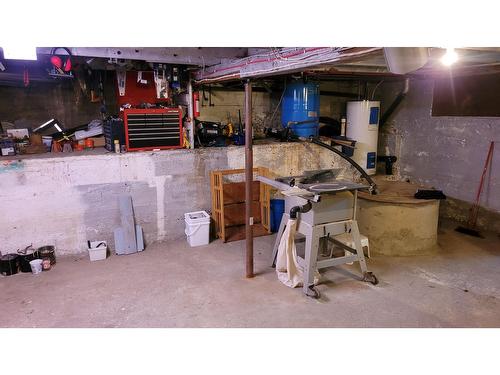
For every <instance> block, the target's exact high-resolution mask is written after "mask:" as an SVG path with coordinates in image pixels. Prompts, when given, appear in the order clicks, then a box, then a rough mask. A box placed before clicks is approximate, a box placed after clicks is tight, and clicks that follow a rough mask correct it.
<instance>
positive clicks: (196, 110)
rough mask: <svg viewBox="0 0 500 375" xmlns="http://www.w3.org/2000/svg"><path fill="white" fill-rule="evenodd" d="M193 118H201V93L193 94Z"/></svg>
mask: <svg viewBox="0 0 500 375" xmlns="http://www.w3.org/2000/svg"><path fill="white" fill-rule="evenodd" d="M193 116H194V117H200V92H199V91H195V92H193Z"/></svg>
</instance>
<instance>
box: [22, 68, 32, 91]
mask: <svg viewBox="0 0 500 375" xmlns="http://www.w3.org/2000/svg"><path fill="white" fill-rule="evenodd" d="M23 83H24V87H28V86H29V84H30V75H29V72H28V68H27V67H24V71H23Z"/></svg>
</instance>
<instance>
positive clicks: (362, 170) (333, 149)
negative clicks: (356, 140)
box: [309, 137, 378, 194]
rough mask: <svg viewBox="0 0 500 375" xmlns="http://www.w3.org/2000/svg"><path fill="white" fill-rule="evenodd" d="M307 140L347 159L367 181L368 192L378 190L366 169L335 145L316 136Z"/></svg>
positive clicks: (374, 192) (373, 192)
mask: <svg viewBox="0 0 500 375" xmlns="http://www.w3.org/2000/svg"><path fill="white" fill-rule="evenodd" d="M309 141H310V142H311V143H314V144H315V145H318V146H321V147H324V148H326V149H328V150H330V151H332V152H335V153H336V154H337V155H339V156H340V157H342V158H344V159H345V160H347V161H348V162H349V163H350V164H351V165H352V166H353V167H354V168H356V169H357V170H358V172H359V173H360V174H361V176H362V177H363V178H364V179H365V180H366V181H368V183H369V184H370V193H371V194H377V192H378V190H377V184H376V183H375V181H373V179H372V178H371V177H370V176H369V175H368V173H366V171H365V170H364V169H363V168H361V166H360V165H359V164H358V163H356V162H355V161H354V160H352V159H351V158H350V157H349V156H347V155H345V154H344V153H343V152H341V151H339V150H337V149H336V148H335V147H333V146H330V145H328V144H326V143H324V142H321V141H320V140H319V139H318V138H314V137H310V138H309Z"/></svg>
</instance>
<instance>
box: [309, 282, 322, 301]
mask: <svg viewBox="0 0 500 375" xmlns="http://www.w3.org/2000/svg"><path fill="white" fill-rule="evenodd" d="M306 296H308V297H311V298H314V299H318V298H319V296H320V294H319V292H318V291H317V290H316V288H315V287H314V285H311V286H310V287H309V288H307V292H306Z"/></svg>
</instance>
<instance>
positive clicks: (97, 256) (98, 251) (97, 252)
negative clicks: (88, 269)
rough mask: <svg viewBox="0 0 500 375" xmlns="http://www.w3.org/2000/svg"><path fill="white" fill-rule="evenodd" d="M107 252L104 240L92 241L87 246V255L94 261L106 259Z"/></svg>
mask: <svg viewBox="0 0 500 375" xmlns="http://www.w3.org/2000/svg"><path fill="white" fill-rule="evenodd" d="M107 253H108V244H107V243H106V241H92V242H90V247H89V257H90V261H91V262H94V261H96V260H104V259H106V255H107Z"/></svg>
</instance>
